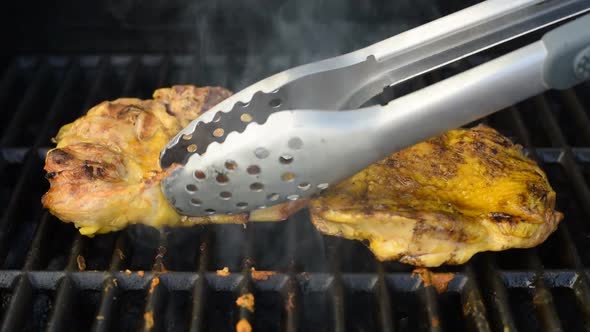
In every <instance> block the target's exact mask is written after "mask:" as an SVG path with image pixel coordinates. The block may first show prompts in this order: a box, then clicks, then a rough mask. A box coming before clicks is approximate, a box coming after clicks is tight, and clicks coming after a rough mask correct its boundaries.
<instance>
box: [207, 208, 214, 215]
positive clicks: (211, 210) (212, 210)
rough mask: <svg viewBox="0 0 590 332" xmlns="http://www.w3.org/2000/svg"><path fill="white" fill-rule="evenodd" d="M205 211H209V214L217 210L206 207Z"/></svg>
mask: <svg viewBox="0 0 590 332" xmlns="http://www.w3.org/2000/svg"><path fill="white" fill-rule="evenodd" d="M205 212H207V214H214V213H215V210H214V209H205Z"/></svg>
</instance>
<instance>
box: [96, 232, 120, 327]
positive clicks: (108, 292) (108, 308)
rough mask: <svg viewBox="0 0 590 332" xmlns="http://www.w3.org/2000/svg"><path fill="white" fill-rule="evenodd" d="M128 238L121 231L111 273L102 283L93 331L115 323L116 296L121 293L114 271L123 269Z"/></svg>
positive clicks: (110, 268) (116, 244) (111, 264)
mask: <svg viewBox="0 0 590 332" xmlns="http://www.w3.org/2000/svg"><path fill="white" fill-rule="evenodd" d="M126 242H127V240H126V238H125V236H124V233H122V232H121V233H120V234H119V236H118V237H117V241H116V243H115V248H114V250H113V255H112V256H111V263H110V266H109V274H108V275H107V277H106V278H105V280H104V282H103V284H102V291H101V296H100V304H99V306H98V312H97V314H96V317H95V320H94V323H93V325H92V331H96V332H98V331H110V326H111V324H112V323H113V319H114V318H113V314H112V313H113V312H114V311H115V309H116V308H115V307H116V305H117V304H118V303H117V300H116V296H117V295H118V294H119V293H120V289H119V284H118V282H117V278H116V277H115V275H114V273H115V272H116V271H118V270H120V269H121V266H123V263H124V262H125V258H126V257H125V254H124V252H125V248H126Z"/></svg>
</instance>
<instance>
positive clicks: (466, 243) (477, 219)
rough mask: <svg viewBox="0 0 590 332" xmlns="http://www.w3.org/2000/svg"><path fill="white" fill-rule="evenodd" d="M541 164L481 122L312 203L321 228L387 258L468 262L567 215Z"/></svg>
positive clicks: (522, 243) (530, 238) (541, 233)
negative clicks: (363, 242)
mask: <svg viewBox="0 0 590 332" xmlns="http://www.w3.org/2000/svg"><path fill="white" fill-rule="evenodd" d="M554 208H555V192H554V191H553V190H552V189H551V187H550V185H549V183H548V181H547V178H546V176H545V174H544V173H543V171H542V170H541V169H540V168H539V167H538V166H537V165H536V163H535V162H534V161H532V160H530V159H528V158H527V157H525V156H524V154H523V153H522V151H521V148H520V147H519V146H517V145H514V144H513V143H512V142H510V140H508V139H507V138H505V137H504V136H502V135H500V134H499V133H498V132H497V131H495V130H494V129H491V128H489V127H485V126H482V125H480V126H477V127H475V128H472V129H458V130H451V131H449V132H447V133H446V134H444V135H441V136H439V137H436V138H432V139H430V140H427V141H425V142H422V143H419V144H416V145H414V146H412V147H410V148H407V149H405V150H402V151H399V152H397V153H395V154H393V155H391V156H390V157H388V158H387V159H385V160H383V161H381V162H378V163H376V164H373V165H371V166H369V167H368V168H366V169H365V170H363V171H362V172H360V173H358V174H356V175H355V176H353V177H352V178H350V179H348V180H346V181H344V182H342V183H340V184H338V185H337V186H335V187H333V188H331V189H329V190H328V191H327V192H326V193H325V194H324V195H322V196H321V197H319V198H317V199H315V200H313V201H312V202H311V215H312V222H313V223H314V225H315V226H316V228H318V229H319V230H320V231H321V232H323V233H325V234H330V235H336V236H341V237H345V238H348V239H355V240H367V241H368V242H369V247H370V249H371V250H372V251H373V253H374V254H375V256H377V258H379V259H380V260H399V261H401V262H404V263H408V264H412V265H417V266H428V267H431V266H439V265H441V264H443V263H446V264H461V263H464V262H466V261H467V260H469V258H471V257H472V256H473V255H474V254H475V253H477V252H481V251H498V250H505V249H509V248H527V247H533V246H536V245H538V244H540V243H541V242H543V241H544V240H545V239H546V238H547V237H548V236H549V234H551V233H552V232H553V231H554V230H555V229H556V227H557V225H558V223H559V221H560V220H561V219H562V218H563V215H562V214H561V213H559V212H556V211H555V209H554Z"/></svg>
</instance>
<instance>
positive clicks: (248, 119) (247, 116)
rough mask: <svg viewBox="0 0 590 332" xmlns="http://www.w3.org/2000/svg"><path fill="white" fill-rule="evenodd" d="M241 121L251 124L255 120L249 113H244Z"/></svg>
mask: <svg viewBox="0 0 590 332" xmlns="http://www.w3.org/2000/svg"><path fill="white" fill-rule="evenodd" d="M240 120H242V122H250V121H252V120H253V118H252V115H250V114H248V113H244V114H242V115H240Z"/></svg>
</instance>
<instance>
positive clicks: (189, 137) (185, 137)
mask: <svg viewBox="0 0 590 332" xmlns="http://www.w3.org/2000/svg"><path fill="white" fill-rule="evenodd" d="M191 138H193V134H184V135H182V139H183V140H185V141H188V140H189V139H191Z"/></svg>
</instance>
